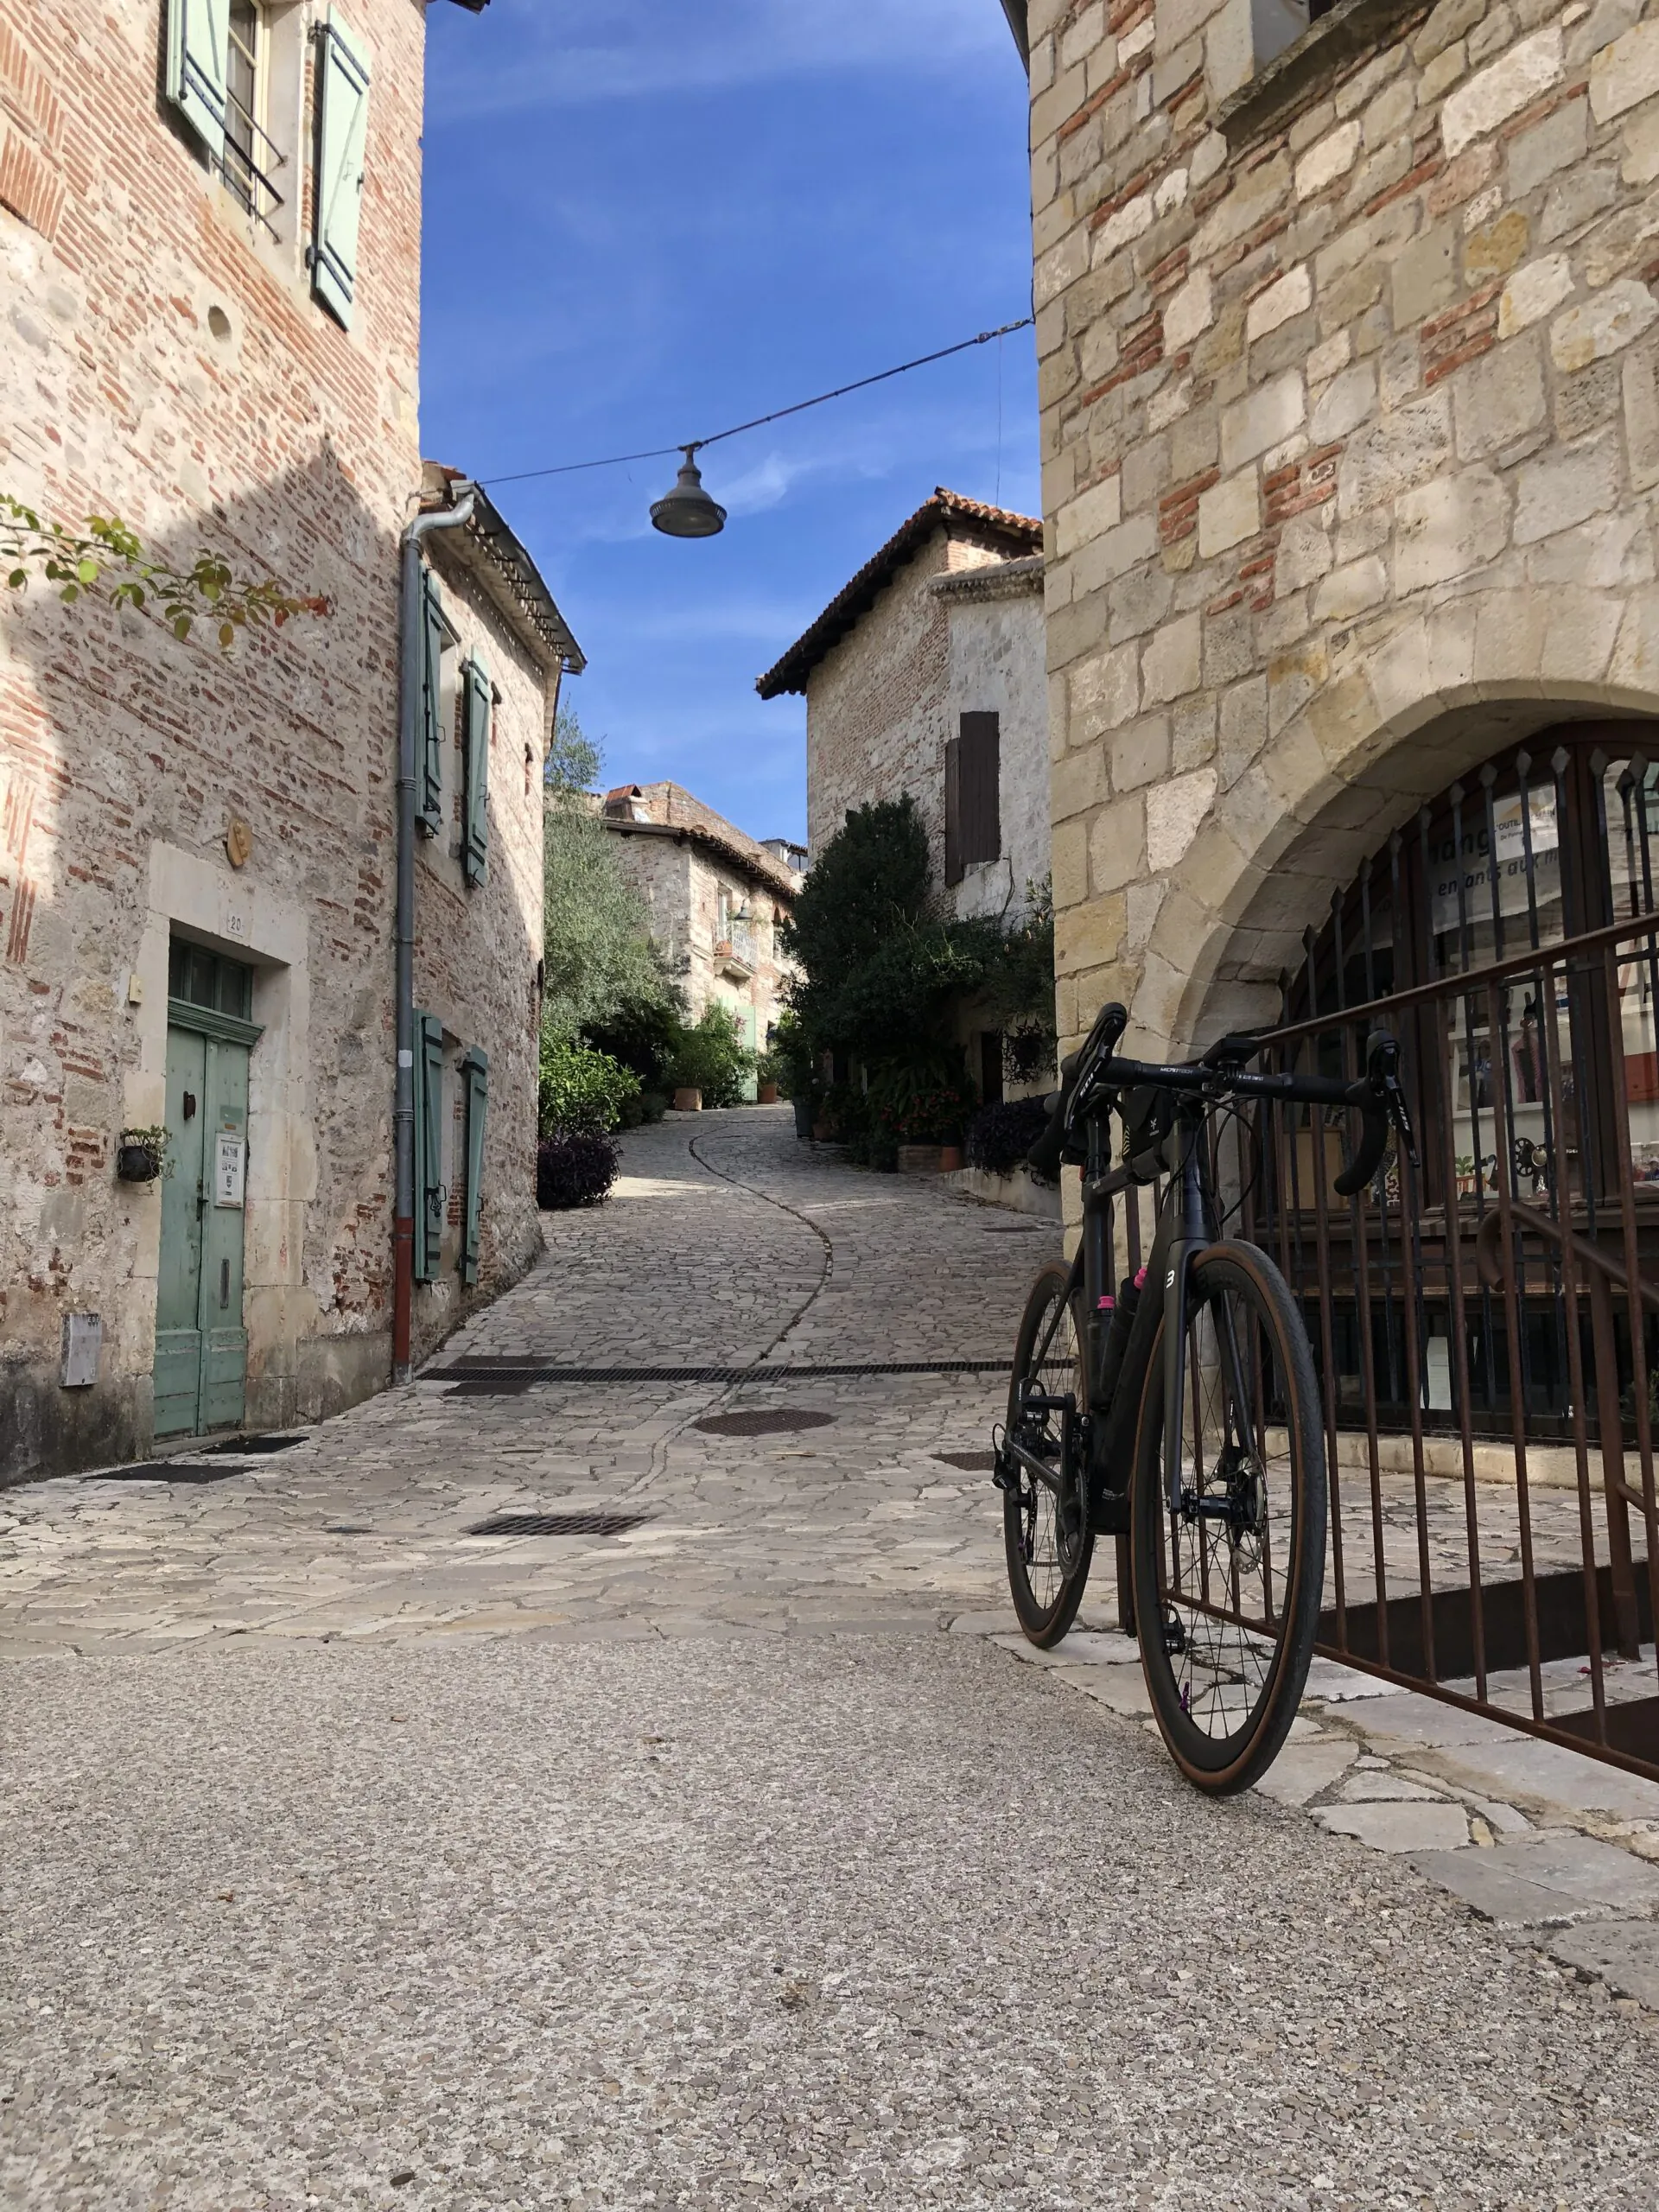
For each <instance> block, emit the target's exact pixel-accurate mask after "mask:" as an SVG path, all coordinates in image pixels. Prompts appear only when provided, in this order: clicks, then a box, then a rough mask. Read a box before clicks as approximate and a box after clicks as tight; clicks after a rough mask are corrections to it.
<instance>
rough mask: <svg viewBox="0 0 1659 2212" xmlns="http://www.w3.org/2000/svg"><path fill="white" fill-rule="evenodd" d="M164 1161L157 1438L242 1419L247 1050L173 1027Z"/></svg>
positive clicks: (245, 1349) (158, 1291)
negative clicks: (167, 1167) (167, 1163)
mask: <svg viewBox="0 0 1659 2212" xmlns="http://www.w3.org/2000/svg"><path fill="white" fill-rule="evenodd" d="M167 1131H168V1159H169V1161H170V1162H171V1170H172V1172H171V1173H169V1175H168V1178H167V1179H166V1180H165V1181H164V1182H163V1184H162V1256H161V1275H160V1281H159V1282H158V1284H157V1287H156V1435H157V1436H179V1435H189V1434H194V1433H199V1432H200V1431H202V1430H205V1429H210V1428H233V1427H236V1426H237V1425H238V1423H239V1422H240V1421H241V1419H242V1416H243V1412H244V1407H245V1395H246V1388H247V1375H248V1338H247V1332H246V1330H245V1328H244V1327H243V1325H242V1257H243V1250H242V1246H243V1240H242V1222H243V1209H244V1203H245V1194H246V1179H247V1173H246V1171H247V1138H248V1048H247V1046H245V1045H242V1044H234V1043H231V1042H229V1041H228V1040H226V1039H223V1038H219V1037H210V1036H206V1035H204V1034H202V1033H200V1031H198V1030H195V1029H191V1028H188V1027H183V1026H182V1025H180V1024H176V1023H175V1024H172V1025H170V1026H169V1027H168V1033H167Z"/></svg>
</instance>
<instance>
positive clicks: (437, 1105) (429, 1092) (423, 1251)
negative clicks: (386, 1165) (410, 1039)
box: [415, 1014, 449, 1282]
mask: <svg viewBox="0 0 1659 2212" xmlns="http://www.w3.org/2000/svg"><path fill="white" fill-rule="evenodd" d="M448 1196H449V1193H448V1190H447V1189H446V1188H445V1186H444V1180H443V1024H442V1022H441V1021H440V1020H438V1019H437V1017H436V1015H435V1014H416V1017H415V1280H416V1282H430V1281H432V1280H433V1279H434V1277H435V1275H436V1274H437V1272H438V1253H439V1249H440V1248H441V1246H442V1243H443V1209H444V1203H445V1201H446V1200H447V1199H448Z"/></svg>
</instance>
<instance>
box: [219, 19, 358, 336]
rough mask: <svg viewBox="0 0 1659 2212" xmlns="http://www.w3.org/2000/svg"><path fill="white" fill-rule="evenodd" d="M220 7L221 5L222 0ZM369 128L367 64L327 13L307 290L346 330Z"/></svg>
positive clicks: (351, 35) (320, 50)
mask: <svg viewBox="0 0 1659 2212" xmlns="http://www.w3.org/2000/svg"><path fill="white" fill-rule="evenodd" d="M226 4H227V5H228V0H226ZM368 130H369V67H368V64H367V62H366V61H365V60H363V58H362V48H361V46H360V45H359V41H358V38H357V34H356V33H355V32H354V31H353V30H351V29H349V28H348V27H347V25H346V22H344V21H343V20H342V18H341V16H340V11H339V10H338V9H331V10H329V15H328V21H327V23H326V24H324V26H323V28H322V30H321V34H320V35H319V39H318V44H317V177H316V192H315V203H316V232H315V242H314V244H313V245H312V249H311V289H312V290H313V291H314V292H315V294H316V296H317V297H318V298H319V299H320V300H321V302H322V304H323V305H324V307H326V308H327V310H328V312H329V314H330V315H334V317H335V319H336V320H337V321H339V322H340V324H341V325H342V326H343V327H345V328H346V329H347V330H349V329H350V328H351V327H352V308H353V302H354V301H355V299H356V296H357V256H358V226H359V220H360V219H361V213H362V205H363V162H364V149H365V145H366V143H367V140H368Z"/></svg>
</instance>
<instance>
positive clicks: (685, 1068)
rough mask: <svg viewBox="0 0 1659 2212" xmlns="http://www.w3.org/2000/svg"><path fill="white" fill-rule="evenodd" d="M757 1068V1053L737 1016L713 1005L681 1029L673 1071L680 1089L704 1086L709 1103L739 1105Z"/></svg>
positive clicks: (699, 1088)
mask: <svg viewBox="0 0 1659 2212" xmlns="http://www.w3.org/2000/svg"><path fill="white" fill-rule="evenodd" d="M753 1071H754V1054H753V1052H750V1051H749V1049H748V1047H747V1046H746V1045H745V1044H744V1043H743V1042H742V1041H741V1038H740V1036H739V1034H738V1027H737V1019H736V1016H735V1015H734V1014H728V1012H727V1011H726V1009H725V1007H722V1006H709V1007H704V1008H703V1012H702V1020H700V1021H698V1022H697V1023H696V1024H695V1026H694V1027H690V1028H689V1029H683V1030H682V1031H681V1033H680V1040H679V1046H678V1049H677V1052H676V1053H675V1055H674V1062H673V1065H672V1067H671V1070H670V1071H669V1075H670V1080H671V1083H672V1084H673V1086H674V1088H675V1089H676V1090H682V1089H683V1090H700V1091H701V1092H702V1103H703V1104H704V1105H705V1106H735V1105H736V1104H737V1103H738V1101H739V1100H740V1099H741V1097H742V1096H743V1090H744V1085H745V1084H746V1082H747V1079H748V1077H749V1076H750V1075H751V1074H753Z"/></svg>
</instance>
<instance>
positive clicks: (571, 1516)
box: [467, 1512, 651, 1536]
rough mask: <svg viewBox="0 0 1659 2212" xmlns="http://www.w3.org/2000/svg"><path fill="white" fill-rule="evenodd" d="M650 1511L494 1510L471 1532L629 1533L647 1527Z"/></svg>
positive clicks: (529, 1533)
mask: <svg viewBox="0 0 1659 2212" xmlns="http://www.w3.org/2000/svg"><path fill="white" fill-rule="evenodd" d="M650 1518H651V1516H650V1514H649V1513H607V1512H588V1513H492V1514H491V1516H490V1517H489V1519H488V1520H487V1521H480V1522H478V1523H477V1524H476V1525H475V1526H474V1527H473V1528H471V1529H468V1530H467V1535H469V1536H626V1535H627V1533H628V1531H629V1529H639V1528H643V1527H644V1526H645V1522H647V1521H649V1520H650Z"/></svg>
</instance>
